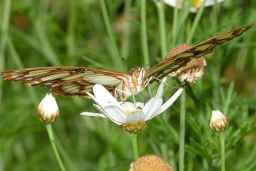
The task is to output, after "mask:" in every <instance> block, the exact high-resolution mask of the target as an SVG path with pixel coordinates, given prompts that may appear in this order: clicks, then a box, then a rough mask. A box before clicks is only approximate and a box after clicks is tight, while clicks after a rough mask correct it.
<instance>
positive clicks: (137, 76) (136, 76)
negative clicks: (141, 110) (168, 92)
mask: <svg viewBox="0 0 256 171" xmlns="http://www.w3.org/2000/svg"><path fill="white" fill-rule="evenodd" d="M145 73H146V70H145V69H144V68H142V67H137V68H133V69H131V70H130V75H131V76H132V78H133V80H134V81H135V84H136V89H137V93H138V92H140V91H141V90H142V89H143V88H144V87H145V86H144V77H145Z"/></svg>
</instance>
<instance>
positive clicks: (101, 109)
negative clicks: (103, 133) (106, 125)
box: [93, 104, 121, 125]
mask: <svg viewBox="0 0 256 171" xmlns="http://www.w3.org/2000/svg"><path fill="white" fill-rule="evenodd" d="M93 105H94V106H95V108H96V109H98V111H99V112H101V113H102V114H104V115H105V116H106V117H107V118H108V119H109V120H111V121H112V122H114V123H115V124H117V125H121V123H120V122H117V121H115V120H113V119H112V118H111V117H110V116H109V115H108V114H107V113H106V111H104V109H103V108H101V107H100V106H99V105H96V104H93Z"/></svg>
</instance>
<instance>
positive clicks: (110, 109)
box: [103, 105, 127, 123]
mask: <svg viewBox="0 0 256 171" xmlns="http://www.w3.org/2000/svg"><path fill="white" fill-rule="evenodd" d="M103 110H104V112H105V114H106V116H107V117H108V118H109V119H111V120H113V121H115V122H118V123H123V122H125V120H126V118H127V116H126V115H125V114H124V112H123V111H122V109H120V108H119V107H117V106H114V105H111V106H105V107H104V108H103Z"/></svg>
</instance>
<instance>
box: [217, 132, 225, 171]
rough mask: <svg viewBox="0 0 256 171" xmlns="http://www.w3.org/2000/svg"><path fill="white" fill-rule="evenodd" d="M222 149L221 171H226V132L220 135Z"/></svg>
mask: <svg viewBox="0 0 256 171" xmlns="http://www.w3.org/2000/svg"><path fill="white" fill-rule="evenodd" d="M219 138H220V148H221V171H225V170H226V166H225V165H226V163H225V134H224V132H221V133H219Z"/></svg>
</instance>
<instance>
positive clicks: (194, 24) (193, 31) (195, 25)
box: [187, 0, 206, 44]
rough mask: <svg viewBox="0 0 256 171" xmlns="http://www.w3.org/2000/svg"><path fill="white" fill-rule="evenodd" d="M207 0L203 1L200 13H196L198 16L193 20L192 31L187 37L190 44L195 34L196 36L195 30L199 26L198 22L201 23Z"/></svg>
mask: <svg viewBox="0 0 256 171" xmlns="http://www.w3.org/2000/svg"><path fill="white" fill-rule="evenodd" d="M205 2H206V0H204V1H203V3H202V5H201V7H200V9H199V11H198V13H197V14H196V18H195V20H194V22H193V25H192V28H191V31H190V33H189V36H188V39H187V43H188V44H189V43H191V40H192V38H193V36H194V33H195V31H196V28H197V26H198V23H199V21H200V19H201V17H202V14H203V11H204V8H205V6H204V5H205Z"/></svg>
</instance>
